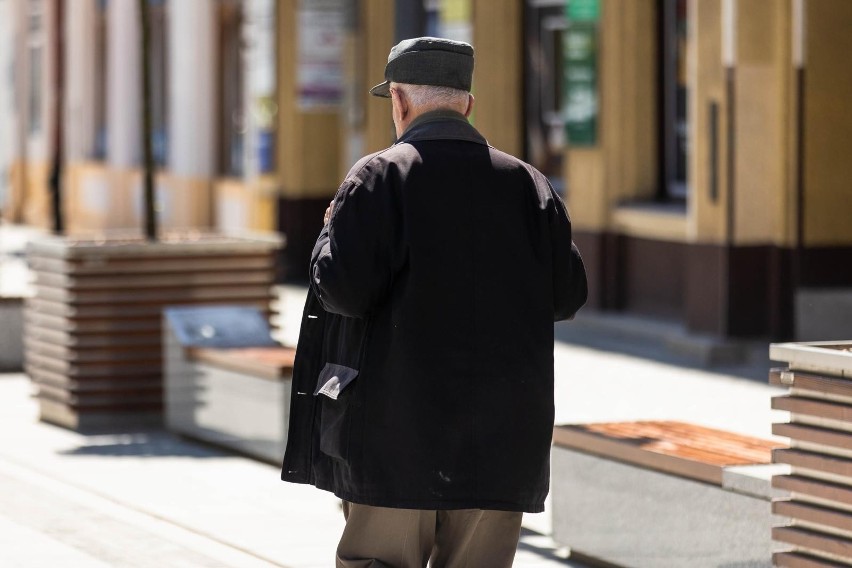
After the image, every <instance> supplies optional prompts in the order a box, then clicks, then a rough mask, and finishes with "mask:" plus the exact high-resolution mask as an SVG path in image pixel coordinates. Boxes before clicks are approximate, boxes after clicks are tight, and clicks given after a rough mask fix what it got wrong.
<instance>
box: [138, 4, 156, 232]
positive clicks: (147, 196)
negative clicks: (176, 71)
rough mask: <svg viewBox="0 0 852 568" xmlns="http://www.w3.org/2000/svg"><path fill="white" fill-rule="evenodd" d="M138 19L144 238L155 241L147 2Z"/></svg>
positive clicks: (141, 6)
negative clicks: (140, 44)
mask: <svg viewBox="0 0 852 568" xmlns="http://www.w3.org/2000/svg"><path fill="white" fill-rule="evenodd" d="M139 19H140V22H141V25H142V34H141V37H142V50H141V52H140V53H141V57H142V155H143V170H144V183H143V186H144V200H145V238H146V239H148V240H149V241H155V240H157V212H156V210H155V207H154V153H153V149H152V147H151V146H152V140H151V72H150V66H149V64H148V59H149V58H148V47H149V43H150V38H151V36H150V29H149V20H148V1H147V0H139Z"/></svg>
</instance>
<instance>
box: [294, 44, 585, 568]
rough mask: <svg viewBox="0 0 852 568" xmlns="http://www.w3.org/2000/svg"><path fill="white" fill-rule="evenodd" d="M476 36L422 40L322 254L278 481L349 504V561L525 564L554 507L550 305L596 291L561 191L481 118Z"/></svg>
mask: <svg viewBox="0 0 852 568" xmlns="http://www.w3.org/2000/svg"><path fill="white" fill-rule="evenodd" d="M472 75H473V48H472V47H471V46H470V45H468V44H466V43H461V42H455V41H450V40H446V39H437V38H417V39H410V40H406V41H403V42H401V43H400V44H398V45H396V46H395V47H394V48H393V49H392V50H391V53H390V56H389V58H388V63H387V67H386V68H385V79H386V81H385V82H384V83H381V84H380V85H377V86H376V87H374V88H373V89H372V90H371V93H372V94H374V95H377V96H383V97H389V98H391V104H392V108H393V121H394V124H395V126H396V132H397V137H398V141H397V143H396V144H394V145H393V146H391V147H390V148H388V149H386V150H382V151H381V152H377V153H376V154H372V155H370V156H367V157H365V158H363V159H361V160H360V161H359V162H358V163H357V164H355V166H354V167H353V168H352V170H351V171H350V172H349V174H348V175H347V176H346V179H345V180H344V181H343V184H342V185H341V186H340V189H339V190H338V191H337V194H336V196H335V197H334V201H333V202H332V204H331V206H330V207H329V209H328V211H327V212H326V225H325V227H324V229H323V230H322V232H321V233H320V236H319V239H318V240H317V243H316V246H315V248H314V251H313V256H312V259H311V266H310V270H311V272H310V278H311V290H310V293H309V297H308V301H307V304H306V306H305V313H304V317H303V320H302V329H301V335H300V338H299V346H298V351H297V359H296V369H295V372H294V378H293V384H294V386H293V397H292V407H291V421H290V431H289V440H288V444H287V452H286V455H285V458H284V467H283V471H282V479H284V480H286V481H292V482H297V483H311V484H313V485H315V486H316V487H318V488H320V489H325V490H328V491H332V492H334V494H335V495H337V496H338V497H340V498H341V499H343V501H344V515H345V516H346V528H345V529H344V532H343V536H342V538H341V540H340V544H339V547H338V550H337V566H338V567H356V566H357V567H362V566H394V567H398V568H408V567H424V566H426V565H427V563H429V562H431V566H433V567H462V566H468V567H483V568H499V567H502V566H511V564H512V560H513V558H514V554H515V549H516V547H517V543H518V538H519V534H520V526H521V516H522V513H523V512H524V511H527V512H531V513H536V512H540V511H542V510H543V508H544V499H545V496H546V495H547V492H548V481H549V455H550V440H551V430H552V426H553V322H554V321H555V320H561V319H566V318H571V317H572V316H573V315H574V313H575V312H576V311H577V310H578V309H579V308H580V306H582V305H583V303H584V302H585V299H586V274H585V270H584V268H583V264H582V261H581V259H580V255H579V253H578V251H577V249H576V247H574V245H573V243H572V241H571V224H570V222H569V219H568V215H567V213H566V211H565V207H564V205H563V204H562V201H561V200H560V199H559V197H558V196H557V195H556V194H555V193H554V191H553V190H552V188H551V187H550V184H549V183H548V181H547V179H546V178H545V177H544V176H543V175H542V174H541V173H540V172H538V171H537V170H536V169H535V168H533V167H532V166H530V165H528V164H526V163H524V162H522V161H521V160H519V159H517V158H514V157H512V156H510V155H508V154H505V153H503V152H500V151H499V150H496V149H495V148H492V147H491V146H489V145H488V142H486V140H485V139H484V138H483V137H482V136H481V135H480V134H479V133H478V132H477V131H476V130H475V129H474V127H473V126H471V124H470V123H469V122H468V120H467V117H468V116H470V113H471V110H472V109H473V96H472V95H471V94H470V87H471V79H472Z"/></svg>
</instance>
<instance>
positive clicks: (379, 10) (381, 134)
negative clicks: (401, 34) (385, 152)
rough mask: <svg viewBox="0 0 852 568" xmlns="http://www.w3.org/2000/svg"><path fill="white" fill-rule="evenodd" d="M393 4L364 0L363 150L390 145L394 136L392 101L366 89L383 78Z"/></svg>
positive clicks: (391, 42)
mask: <svg viewBox="0 0 852 568" xmlns="http://www.w3.org/2000/svg"><path fill="white" fill-rule="evenodd" d="M394 4H395V2H394V1H393V0H372V1H371V2H363V3H362V10H363V15H364V20H363V21H364V23H365V25H364V27H363V28H362V30H361V32H362V34H363V42H364V44H363V45H364V50H363V53H364V62H365V65H364V67H363V69H364V79H363V81H361V82H360V83H361V84H362V85H364V92H363V93H361V95H362V96H363V98H364V100H365V109H364V113H365V114H364V154H369V153H371V152H376V151H378V150H381V149H382V148H387V147H388V146H390V145H391V144H392V143H393V141H394V137H395V133H394V126H393V119H392V117H391V104H390V101H389V100H387V99H383V98H380V97H374V96H372V95H370V94H368V93H367V90H368V89H370V88H371V87H372V86H373V85H376V84H378V83H381V82H382V81H383V80H384V75H385V64H386V63H387V60H388V53H390V49H391V47H393V45H394V9H395V8H394Z"/></svg>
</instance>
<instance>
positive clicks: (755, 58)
mask: <svg viewBox="0 0 852 568" xmlns="http://www.w3.org/2000/svg"><path fill="white" fill-rule="evenodd" d="M736 21H737V62H736V74H735V77H736V78H735V80H736V95H735V108H736V169H735V194H736V199H735V200H736V214H735V225H734V242H735V243H736V244H766V243H773V244H777V245H787V246H789V245H792V243H793V239H794V236H795V228H794V226H793V224H792V222H791V221H792V219H791V217H790V215H789V213H790V212H791V211H792V210H793V207H794V206H795V193H794V189H795V188H794V185H793V184H792V180H790V179H789V171H788V164H789V161H790V160H792V159H793V158H794V156H793V155H791V154H790V144H789V141H788V136H789V135H790V131H789V129H788V128H787V125H788V122H787V121H788V120H789V119H790V118H791V115H790V107H791V94H792V81H793V70H792V65H791V59H790V50H791V45H790V37H791V35H790V32H791V27H790V26H791V10H790V2H789V1H787V0H739V2H737V17H736ZM699 142H700V141H699ZM699 147H700V146H699ZM699 151H700V149H699Z"/></svg>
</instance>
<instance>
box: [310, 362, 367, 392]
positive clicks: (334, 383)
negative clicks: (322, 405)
mask: <svg viewBox="0 0 852 568" xmlns="http://www.w3.org/2000/svg"><path fill="white" fill-rule="evenodd" d="M357 376H358V369H353V368H351V367H346V366H344V365H337V364H335V363H326V364H325V367H323V368H322V371H320V374H319V379H318V380H317V389H316V390H315V391H314V396H316V395H318V394H324V395H325V396H327V397H328V398H330V399H332V400H337V397H338V396H340V393H341V392H342V391H343V389H345V388H346V385H348V384H349V383H351V382H352V381H353V380H354V379H355V377H357Z"/></svg>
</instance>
